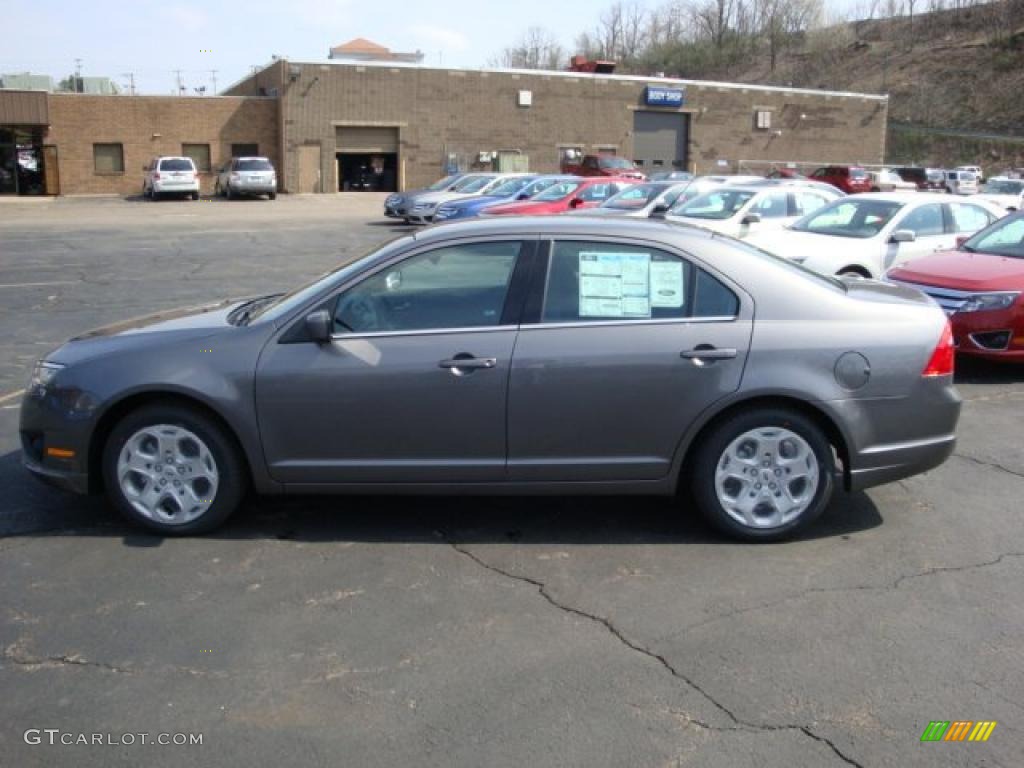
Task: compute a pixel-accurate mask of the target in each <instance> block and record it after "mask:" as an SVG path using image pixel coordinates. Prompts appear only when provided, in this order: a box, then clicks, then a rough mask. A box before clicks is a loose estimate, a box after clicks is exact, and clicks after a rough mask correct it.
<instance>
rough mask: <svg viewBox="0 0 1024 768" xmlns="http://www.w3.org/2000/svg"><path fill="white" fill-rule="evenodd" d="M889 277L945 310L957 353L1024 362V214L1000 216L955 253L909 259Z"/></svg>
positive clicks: (890, 273)
mask: <svg viewBox="0 0 1024 768" xmlns="http://www.w3.org/2000/svg"><path fill="white" fill-rule="evenodd" d="M887 278H888V279H889V280H890V281H892V282H894V283H903V284H905V285H910V286H913V287H915V288H919V289H920V290H922V291H924V292H925V293H927V294H928V295H929V296H931V297H932V298H933V299H935V301H937V302H938V303H939V305H940V306H942V308H943V309H945V310H946V314H948V315H949V316H950V319H951V320H952V324H953V337H954V341H955V343H956V345H957V351H958V352H960V353H962V354H965V355H973V356H976V357H984V358H988V359H990V360H1008V361H1014V362H1024V301H1022V299H1021V295H1022V294H1024V212H1021V213H1015V214H1011V215H1009V216H1007V217H1006V218H1003V219H999V221H996V222H995V223H993V224H991V225H990V226H988V227H987V228H985V229H983V230H981V231H980V232H978V233H977V234H976V235H974V236H973V237H971V238H970V239H968V240H967V241H966V242H965V243H963V244H962V245H961V246H960V247H959V248H958V249H957V250H955V251H939V252H938V253H934V254H931V255H930V256H924V257H922V258H919V259H913V260H911V261H908V262H907V263H906V264H903V265H901V266H899V267H896V268H895V269H891V270H889V272H888V275H887Z"/></svg>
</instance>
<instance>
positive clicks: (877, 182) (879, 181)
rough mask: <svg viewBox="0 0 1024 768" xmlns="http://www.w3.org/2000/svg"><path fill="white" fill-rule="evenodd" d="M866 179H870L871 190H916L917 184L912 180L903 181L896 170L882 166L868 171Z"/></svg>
mask: <svg viewBox="0 0 1024 768" xmlns="http://www.w3.org/2000/svg"><path fill="white" fill-rule="evenodd" d="M868 179H870V180H871V191H872V192H916V191H917V184H915V183H914V182H912V181H904V180H903V179H902V178H900V175H899V174H898V173H896V171H890V170H889V169H888V168H882V169H880V170H877V171H868Z"/></svg>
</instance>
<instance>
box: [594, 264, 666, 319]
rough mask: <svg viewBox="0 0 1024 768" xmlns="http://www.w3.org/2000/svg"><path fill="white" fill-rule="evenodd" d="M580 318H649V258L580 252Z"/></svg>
mask: <svg viewBox="0 0 1024 768" xmlns="http://www.w3.org/2000/svg"><path fill="white" fill-rule="evenodd" d="M579 275H580V280H579V286H580V287H579V293H580V295H579V307H580V317H650V316H651V254H649V253H608V252H603V251H601V252H597V251H581V252H580V254H579Z"/></svg>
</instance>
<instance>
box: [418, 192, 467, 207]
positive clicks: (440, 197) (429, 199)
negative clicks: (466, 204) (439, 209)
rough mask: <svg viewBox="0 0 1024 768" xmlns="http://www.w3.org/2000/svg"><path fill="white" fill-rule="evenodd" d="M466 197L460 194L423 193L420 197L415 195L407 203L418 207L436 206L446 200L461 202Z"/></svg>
mask: <svg viewBox="0 0 1024 768" xmlns="http://www.w3.org/2000/svg"><path fill="white" fill-rule="evenodd" d="M464 197H466V195H465V194H464V193H462V192H424V193H423V194H422V195H416V197H415V199H410V201H409V202H412V203H415V204H416V205H420V204H423V203H427V204H431V205H433V204H437V203H444V202H447V201H448V200H461V199H462V198H464Z"/></svg>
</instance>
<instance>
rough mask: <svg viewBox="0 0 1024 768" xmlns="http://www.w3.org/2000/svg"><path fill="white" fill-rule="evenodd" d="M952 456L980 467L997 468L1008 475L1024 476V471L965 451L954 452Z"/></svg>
mask: <svg viewBox="0 0 1024 768" xmlns="http://www.w3.org/2000/svg"><path fill="white" fill-rule="evenodd" d="M953 458H955V459H963V460H964V461H969V462H971V463H973V464H978V465H979V466H982V467H989V468H990V469H998V470H999V471H1001V472H1005V473H1006V474H1008V475H1013V476H1014V477H1024V472H1020V471H1018V470H1016V469H1010V468H1009V467H1006V466H1003V465H1002V464H1000V463H998V462H995V461H985V460H984V459H979V458H977V457H975V456H969V455H968V454H966V453H954V454H953Z"/></svg>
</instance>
